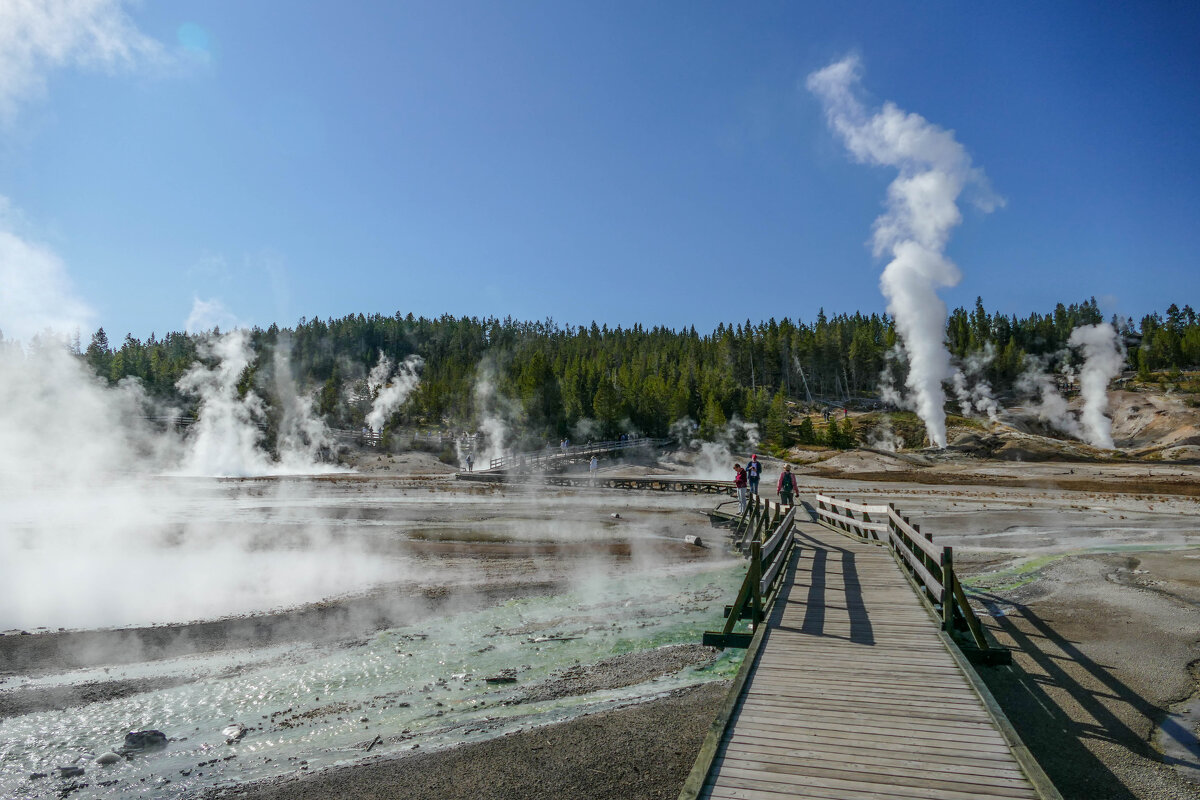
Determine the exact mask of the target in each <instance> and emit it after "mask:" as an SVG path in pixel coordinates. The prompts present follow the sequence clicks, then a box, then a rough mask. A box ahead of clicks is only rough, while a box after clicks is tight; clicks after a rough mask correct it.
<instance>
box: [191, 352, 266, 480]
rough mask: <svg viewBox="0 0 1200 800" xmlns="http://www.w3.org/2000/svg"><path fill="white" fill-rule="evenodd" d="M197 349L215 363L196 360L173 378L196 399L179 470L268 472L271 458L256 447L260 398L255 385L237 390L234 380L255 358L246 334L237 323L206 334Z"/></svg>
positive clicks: (234, 474)
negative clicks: (196, 411)
mask: <svg viewBox="0 0 1200 800" xmlns="http://www.w3.org/2000/svg"><path fill="white" fill-rule="evenodd" d="M198 350H199V353H200V356H201V357H202V358H209V359H215V360H216V363H215V364H214V365H213V366H211V367H209V366H207V365H205V364H202V363H200V362H196V363H195V364H193V365H192V367H191V369H189V370H188V371H187V372H186V373H184V375H183V377H181V378H180V379H179V381H178V382H177V383H176V386H177V387H178V388H179V390H180V391H181V392H183V393H184V394H189V395H193V396H195V397H197V398H199V401H200V411H199V414H198V415H197V416H198V418H197V420H196V423H195V424H194V425H193V426H192V430H191V431H190V439H189V445H190V447H189V450H188V453H187V455H186V456H185V458H184V460H183V464H182V465H181V468H180V473H181V474H183V475H197V476H200V475H204V476H214V477H246V476H249V475H264V474H266V473H267V472H268V470H269V466H270V465H269V461H268V459H267V456H266V453H264V452H263V451H262V450H261V449H260V447H259V443H260V441H261V440H262V434H263V432H262V429H261V428H260V427H259V423H261V422H263V421H264V412H265V408H264V405H263V401H262V399H261V398H260V397H259V396H258V395H257V394H255V393H254V392H253V391H247V392H246V393H245V394H244V395H240V396H239V394H238V382H239V381H240V380H241V378H242V374H243V373H244V372H245V371H246V368H247V367H249V366H250V362H251V360H252V358H253V352H252V351H251V350H250V336H249V334H248V333H247V332H246V331H245V330H244V329H239V330H236V331H231V332H229V333H225V334H222V335H220V336H215V337H210V338H209V339H207V340H205V341H203V342H201V344H200V346H199V348H198Z"/></svg>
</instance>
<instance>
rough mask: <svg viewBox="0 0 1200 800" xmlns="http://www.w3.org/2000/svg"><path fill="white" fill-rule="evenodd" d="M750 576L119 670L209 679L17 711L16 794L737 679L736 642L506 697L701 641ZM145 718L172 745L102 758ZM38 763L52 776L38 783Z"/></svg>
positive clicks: (425, 738)
mask: <svg viewBox="0 0 1200 800" xmlns="http://www.w3.org/2000/svg"><path fill="white" fill-rule="evenodd" d="M739 578H740V569H739V568H738V567H737V566H725V567H722V568H720V569H716V570H713V569H711V568H704V569H692V570H686V571H679V570H669V571H668V570H661V571H658V572H656V573H643V574H639V575H637V576H631V577H625V578H616V579H597V580H596V581H594V582H593V583H591V584H590V585H586V586H581V587H580V588H579V590H577V591H575V592H573V593H570V594H567V595H559V596H552V597H533V598H524V599H519V600H512V601H510V602H507V603H504V604H503V605H500V606H497V607H493V608H488V609H484V610H479V611H470V612H463V613H459V614H453V615H449V616H445V617H443V618H439V619H429V620H424V621H422V622H421V623H420V624H417V625H414V626H412V627H408V628H403V629H393V630H388V631H384V632H381V633H379V634H377V635H375V636H373V637H372V638H371V639H369V640H368V641H363V642H359V643H355V644H354V645H351V646H346V645H341V646H330V647H316V646H311V645H302V646H295V647H282V648H281V647H273V648H264V649H249V650H243V651H238V652H235V653H229V652H226V653H220V654H215V655H206V656H192V657H187V658H178V659H172V660H169V661H164V662H156V663H153V664H134V665H129V666H122V667H119V668H112V669H110V670H109V671H108V672H106V673H104V678H105V679H108V680H121V679H125V678H136V677H160V676H164V675H186V676H188V677H194V680H191V681H190V682H188V683H186V684H183V685H180V686H176V687H173V688H169V689H162V690H159V691H153V692H148V693H145V694H140V695H135V696H133V697H128V698H124V699H120V700H113V701H108V702H101V703H94V704H91V705H87V706H82V707H78V708H73V709H68V710H66V711H62V712H42V713H35V714H27V715H24V716H20V717H14V718H10V719H7V720H5V721H4V722H3V723H0V728H2V730H3V735H2V737H0V739H2V742H0V795H3V796H5V797H48V796H55V795H57V793H58V792H59V791H60V789H61V788H62V786H63V785H64V784H70V783H79V782H86V783H88V786H87V787H86V788H83V789H81V790H79V792H78V793H77V794H74V795H72V796H75V797H168V796H179V795H180V794H181V793H185V792H192V791H198V790H201V789H204V788H209V787H215V786H221V785H226V784H229V783H231V782H240V781H245V780H251V779H255V778H263V777H269V776H273V775H279V774H282V773H286V772H291V771H293V770H296V769H299V768H301V767H306V768H308V769H317V768H320V767H323V766H328V765H331V764H336V763H340V762H346V761H351V760H354V759H357V758H360V757H362V756H363V755H364V753H365V748H366V747H367V746H368V745H369V744H370V742H371V741H372V740H373V739H374V738H375V737H376V736H380V737H382V742H381V743H379V744H377V745H376V746H375V747H374V748H373V749H372V751H371V753H372V755H376V754H385V753H390V752H398V751H404V750H408V749H412V748H413V746H414V745H419V746H420V748H421V749H429V748H431V747H439V746H445V745H449V744H453V743H457V742H462V741H468V740H472V739H478V738H484V737H490V736H496V735H499V734H502V733H504V732H505V731H508V730H513V729H515V728H519V727H527V726H530V725H537V724H543V723H547V722H553V721H558V720H562V719H568V718H570V717H572V716H575V715H577V714H579V713H581V712H583V711H594V710H598V709H602V708H607V707H612V706H616V705H620V704H625V703H629V702H638V701H641V700H644V699H647V698H649V697H653V696H655V695H657V694H659V693H661V692H665V691H668V690H670V689H673V688H678V687H681V686H686V685H691V684H695V683H699V682H703V681H707V680H713V679H717V678H722V677H728V675H730V674H731V673H732V671H733V670H734V669H736V666H737V660H736V659H737V653H736V652H731V653H730V654H729V655H727V656H723V657H722V658H721V659H720V660H719V661H718V662H717V663H716V664H714V665H713V666H711V667H709V668H706V669H701V670H696V669H692V668H686V669H684V670H682V671H681V672H679V673H677V674H675V675H668V676H665V677H662V678H659V679H656V680H654V681H651V682H648V683H646V684H641V685H638V686H631V687H627V688H622V689H616V690H607V691H601V692H596V693H593V694H590V695H586V696H581V697H567V698H562V699H558V700H553V701H547V702H539V703H521V704H516V705H507V704H506V701H509V700H511V699H512V698H514V697H515V696H516V695H518V694H519V693H520V692H522V691H523V690H524V689H525V688H526V687H528V686H530V685H531V684H536V683H537V682H539V681H542V680H545V679H546V678H549V677H550V676H551V675H553V674H554V673H556V672H558V671H561V670H562V669H564V668H567V667H570V666H573V665H575V664H577V663H583V664H588V663H593V662H595V661H598V660H600V659H603V658H606V657H610V656H613V655H617V654H621V653H627V652H630V651H634V650H642V649H649V648H653V647H657V646H661V645H665V644H676V643H695V642H697V641H698V640H699V638H700V634H701V633H702V631H703V630H705V629H706V628H707V627H711V626H712V625H713V624H714V620H719V619H720V616H721V606H722V605H723V604H724V603H725V602H726V601H727V600H728V597H729V596H730V593H731V591H733V589H735V588H736V584H737V582H738V580H739ZM546 637H562V638H563V639H566V640H562V641H556V640H546ZM504 670H514V671H515V672H514V673H512V674H513V675H514V676H515V677H516V679H517V680H516V682H515V683H511V684H489V683H487V682H486V681H485V678H487V677H490V676H495V675H497V674H500V673H501V672H502V671H504ZM100 673H101V670H95V669H89V670H79V671H76V672H73V673H70V674H69V675H56V676H49V677H45V678H40V679H37V680H30V681H26V682H23V683H24V684H25V685H35V684H36V685H51V684H58V685H61V684H63V683H68V682H84V681H88V680H96V679H97V678H98V677H99V675H100ZM11 685H12V684H9V686H6V687H5V688H9V687H10V686H11ZM232 722H240V723H242V724H244V725H246V726H248V727H249V728H250V731H249V732H248V733H247V735H246V736H245V737H244V738H243V739H242V740H241V741H239V742H237V743H236V744H233V745H227V744H226V743H225V740H224V736H223V735H222V733H221V729H222V728H224V727H226V726H227V725H229V724H230V723H232ZM144 728H153V729H158V730H161V731H163V732H165V733H166V734H167V735H168V736H169V737H171V741H170V743H169V744H168V746H167V747H166V748H164V749H162V750H158V751H148V752H145V753H142V754H137V755H134V756H133V757H132V758H131V759H129V760H128V761H126V762H123V763H120V764H117V765H114V766H111V767H101V766H97V765H95V764H92V763H91V760H92V759H93V758H94V757H95V756H96V755H99V754H100V753H102V752H105V751H106V750H110V749H114V748H117V747H118V746H119V745H120V744H121V743H122V739H123V736H124V734H125V732H126V731H129V730H133V729H144ZM70 764H78V765H80V766H83V767H85V769H86V773H85V775H84V776H83V777H82V778H75V779H60V778H58V777H57V771H56V768H57V767H60V766H66V765H70ZM35 772H47V773H50V776H49V777H46V778H41V779H36V780H30V779H29V775H30V774H31V773H35ZM168 781H169V782H168ZM104 784H107V785H104Z"/></svg>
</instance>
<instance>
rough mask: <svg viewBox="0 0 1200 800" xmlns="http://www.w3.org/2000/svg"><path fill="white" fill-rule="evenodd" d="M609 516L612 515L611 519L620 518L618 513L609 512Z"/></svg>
mask: <svg viewBox="0 0 1200 800" xmlns="http://www.w3.org/2000/svg"><path fill="white" fill-rule="evenodd" d="M609 516H610V517H612V518H613V519H620V518H621V515H620V514H609Z"/></svg>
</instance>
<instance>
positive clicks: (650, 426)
mask: <svg viewBox="0 0 1200 800" xmlns="http://www.w3.org/2000/svg"><path fill="white" fill-rule="evenodd" d="M1102 321H1104V319H1103V316H1102V314H1101V313H1100V311H1099V309H1098V308H1097V306H1096V302H1095V300H1094V299H1091V300H1088V301H1086V302H1083V303H1079V304H1072V305H1069V306H1064V305H1062V304H1059V305H1058V306H1057V307H1056V308H1055V309H1054V310H1053V311H1052V312H1051V313H1049V314H1038V313H1033V314H1030V315H1029V316H1028V317H1025V318H1018V317H1016V316H1004V315H1002V314H990V313H988V312H987V311H986V309H985V308H984V306H983V303H982V301H976V304H975V307H974V308H973V309H972V310H970V311H968V310H966V309H963V308H958V309H955V310H954V311H953V312H952V313H951V314H950V317H949V320H948V324H947V331H946V340H947V343H948V346H949V348H950V351H951V352H952V353H953V354H954V355H955V356H956V357H958V358H965V357H966V356H968V355H969V354H971V353H975V352H979V351H982V350H983V349H984V348H985V347H989V346H990V348H991V349H992V350H993V351H994V358H993V359H992V361H991V362H990V363H989V364H988V366H987V367H986V368H985V370H984V372H983V377H985V378H987V379H988V380H989V381H990V382H991V384H992V386H993V388H994V389H995V390H996V391H997V392H1000V393H1004V392H1005V391H1008V390H1010V389H1011V388H1012V387H1013V384H1014V382H1015V380H1016V378H1017V377H1018V375H1020V373H1021V372H1022V370H1023V369H1024V365H1025V356H1026V354H1032V355H1039V356H1045V355H1048V354H1055V353H1060V352H1061V351H1062V350H1063V348H1064V347H1065V346H1066V342H1067V338H1068V337H1069V335H1070V332H1071V330H1072V329H1073V328H1075V327H1076V326H1079V325H1087V324H1093V323H1097V322H1102ZM1121 329H1122V333H1123V334H1124V335H1125V339H1126V341H1127V342H1129V343H1130V344H1131V346H1132V349H1131V351H1130V354H1129V356H1130V362H1131V366H1132V367H1133V368H1137V369H1139V370H1140V371H1142V372H1143V373H1146V372H1149V371H1152V370H1171V369H1180V368H1188V367H1191V366H1194V365H1197V364H1200V321H1198V320H1197V315H1196V312H1195V311H1194V310H1193V309H1192V308H1191V307H1190V306H1185V307H1184V308H1183V309H1182V310H1181V309H1179V308H1178V307H1176V306H1175V305H1172V306H1171V307H1170V308H1168V309H1167V313H1166V315H1165V316H1161V315H1159V314H1157V313H1156V314H1152V315H1150V316H1147V317H1144V318H1143V319H1142V320H1141V324H1140V326H1139V327H1138V328H1134V327H1133V325H1132V324H1130V323H1128V322H1126V323H1123V324H1122V325H1121ZM251 341H252V346H253V348H254V349H255V351H256V352H257V353H258V354H259V355H260V358H259V359H258V362H257V363H258V364H259V365H266V364H269V361H270V359H267V358H262V357H261V355H262V354H263V353H264V352H265V351H271V350H273V349H274V348H277V347H288V348H290V359H291V364H292V369H293V372H294V375H295V377H296V380H297V382H298V384H299V385H300V386H301V387H305V388H307V389H308V390H314V391H316V392H317V408H318V410H319V412H320V413H322V414H324V415H325V416H326V417H327V419H328V420H329V422H330V424H332V425H334V426H335V427H357V426H359V425H361V423H362V416H363V412H364V404H363V402H362V401H361V397H362V395H363V394H365V392H366V387H365V381H364V379H365V376H366V375H367V373H368V371H369V370H370V369H371V367H372V366H373V365H374V364H375V363H376V362H377V361H378V359H379V355H380V353H383V354H385V355H387V356H388V357H389V358H391V359H392V360H393V361H396V362H399V361H400V360H402V359H404V358H405V357H406V356H408V355H411V354H416V355H419V356H421V357H422V358H423V359H424V360H425V366H424V370H423V372H422V377H421V383H420V386H419V388H418V390H417V391H416V393H415V394H414V395H413V396H412V398H411V399H410V401H409V402H408V403H407V404H406V405H405V407H404V408H403V409H402V410H401V411H400V412H398V414H397V416H396V417H395V418H393V424H401V423H403V424H425V425H450V426H453V427H462V428H468V427H472V426H473V425H474V424H475V423H476V422H477V421H478V417H477V415H478V413H480V412H482V411H483V410H484V409H483V408H482V407H481V402H482V401H481V400H480V399H479V398H477V396H476V394H477V387H478V386H479V385H480V383H481V382H486V383H487V384H488V385H489V388H490V389H491V392H490V397H491V398H492V400H491V401H490V402H491V403H492V404H493V405H494V406H495V405H496V404H498V413H502V414H504V415H505V416H506V417H508V419H509V422H510V423H512V424H513V425H514V426H515V427H516V428H517V429H518V430H522V431H524V432H526V433H528V434H530V435H532V436H541V437H556V436H560V435H569V434H570V432H571V430H572V429H573V427H574V426H575V425H576V424H577V423H578V422H579V421H580V420H583V419H591V420H595V421H596V422H598V423H599V425H600V430H599V431H597V433H598V434H601V435H609V434H615V433H616V432H618V431H619V430H630V429H632V430H636V431H638V432H640V433H645V434H652V435H663V434H666V433H667V432H668V429H669V427H670V425H671V424H672V422H674V421H675V420H678V419H681V418H686V417H690V418H692V419H695V420H698V421H700V422H701V424H702V425H703V426H704V427H705V428H707V429H710V430H713V429H717V428H720V427H723V426H724V425H725V423H726V421H727V420H729V419H731V418H733V417H735V416H738V417H741V418H742V419H745V420H747V421H753V422H758V423H760V424H766V426H767V428H768V430H769V429H770V428H771V427H773V426H778V425H779V420H780V416H781V415H782V414H783V408H784V400H785V398H787V399H792V400H798V401H801V402H804V401H807V400H808V399H810V398H811V399H812V400H813V401H816V402H821V401H827V402H834V403H837V402H843V401H845V400H846V399H847V398H850V397H863V396H871V395H873V394H875V390H876V387H877V384H878V381H879V375H880V372H881V370H882V369H883V367H884V363H885V359H886V354H887V353H888V351H889V350H890V349H891V348H892V347H893V346H894V345H895V342H896V334H895V329H894V327H893V324H892V320H890V319H889V318H888V317H886V316H881V315H878V314H872V315H870V316H865V315H863V314H859V313H856V314H854V315H847V314H840V315H836V316H832V317H829V316H826V314H825V313H824V312H823V311H822V312H821V313H819V314H818V316H817V319H816V320H815V321H813V322H811V323H803V322H793V321H792V320H789V319H784V320H782V321H776V320H775V319H770V320H768V321H767V322H760V323H758V324H752V323H751V322H750V321H749V320H747V321H746V322H745V323H740V324H731V325H726V324H721V325H718V326H717V329H716V330H715V331H713V332H711V333H708V334H703V335H702V334H700V333H697V331H696V330H695V328H694V327H693V328H690V329H688V330H679V331H677V330H672V329H667V328H661V327H653V328H646V327H644V326H642V325H634V326H633V327H632V328H621V327H617V328H615V329H610V328H608V327H607V326H599V325H596V324H595V323H593V324H592V325H591V326H590V327H584V326H578V327H575V326H571V325H567V326H561V325H558V324H556V323H554V322H553V321H551V320H546V321H544V322H523V321H517V320H513V319H511V318H505V319H497V318H487V319H478V318H467V317H463V318H458V319H456V318H454V317H451V316H448V315H446V316H442V317H440V318H438V319H426V318H424V317H414V316H413V315H412V314H408V315H407V316H404V315H401V314H400V313H397V314H396V315H394V316H390V317H387V316H381V315H371V316H365V315H363V314H357V315H352V316H347V317H344V318H342V319H336V320H335V319H329V320H321V319H311V320H309V319H301V320H300V322H299V323H298V324H297V325H296V327H295V328H292V329H286V328H283V329H281V328H278V327H277V326H275V325H272V326H271V327H270V328H267V329H265V330H263V329H259V328H255V329H254V330H253V331H252V332H251ZM197 343H198V339H197V337H194V336H191V335H188V334H183V333H170V334H167V335H166V336H165V337H163V338H161V339H160V338H156V337H155V336H154V335H151V336H150V338H149V340H147V341H145V342H142V341H139V340H138V339H136V338H134V337H132V336H126V338H125V340H124V342H122V343H121V345H120V346H119V347H112V346H111V345H110V344H109V342H108V339H107V336H106V335H105V333H104V330H103V329H100V330H99V331H97V332H96V334H94V335H93V337H92V340H91V343H90V344H89V346H88V347H87V349H86V350H85V351H84V352H83V353H81V357H82V358H84V359H85V360H86V361H87V362H88V363H89V364H90V365H91V366H92V367H93V368H94V369H95V370H96V372H97V373H98V374H99V375H101V376H104V377H106V378H107V379H108V380H109V381H112V382H116V381H119V380H121V379H123V378H126V377H130V376H133V377H137V378H139V379H141V380H142V381H143V382H144V384H145V386H146V387H147V389H148V390H149V391H150V393H151V394H154V395H157V396H160V397H164V398H169V399H172V400H174V401H175V402H178V403H180V404H183V405H186V404H187V402H188V401H187V399H186V398H181V397H179V396H178V393H177V390H176V388H175V382H176V381H177V380H178V379H179V377H180V376H181V375H182V374H183V373H184V372H185V371H186V370H187V368H188V367H189V366H190V365H191V364H192V363H193V362H194V361H196V360H197V359H198V355H197ZM256 370H257V368H256ZM266 371H269V367H268V368H266V369H265V370H264V374H266ZM255 379H256V376H255V375H249V374H248V375H247V376H245V379H244V381H243V384H244V386H245V387H246V388H248V387H249V386H251V385H253V384H254V382H255ZM268 394H269V393H268ZM356 395H357V396H358V398H359V399H358V401H357V402H355V396H356ZM493 410H497V409H496V408H494V409H493Z"/></svg>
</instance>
